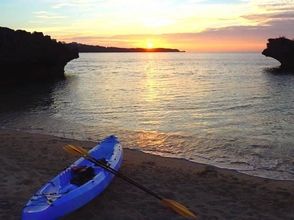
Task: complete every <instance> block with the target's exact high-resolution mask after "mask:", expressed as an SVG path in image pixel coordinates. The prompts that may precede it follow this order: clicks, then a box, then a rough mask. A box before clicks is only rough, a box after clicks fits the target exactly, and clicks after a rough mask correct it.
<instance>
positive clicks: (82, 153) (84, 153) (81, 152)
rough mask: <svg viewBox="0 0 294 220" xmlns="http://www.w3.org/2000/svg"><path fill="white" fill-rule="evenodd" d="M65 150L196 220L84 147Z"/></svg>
mask: <svg viewBox="0 0 294 220" xmlns="http://www.w3.org/2000/svg"><path fill="white" fill-rule="evenodd" d="M64 149H65V150H66V151H67V152H69V153H71V154H75V155H79V156H82V157H84V158H85V159H87V160H89V161H90V162H92V163H94V164H95V165H97V166H99V167H102V168H103V169H105V170H107V171H109V172H110V173H112V174H114V175H116V176H117V177H120V178H122V179H123V180H125V181H126V182H128V183H130V184H132V185H134V186H136V187H138V188H139V189H141V190H143V191H144V192H146V193H148V194H149V195H151V196H153V197H155V198H156V199H158V200H160V201H161V203H162V204H164V205H165V206H167V207H169V208H171V209H172V210H174V211H175V212H177V213H178V214H180V215H181V216H183V217H186V218H190V219H196V215H195V214H194V213H193V212H191V211H190V210H189V209H187V208H186V207H185V206H184V205H182V204H180V203H178V202H176V201H174V200H171V199H165V198H163V197H161V196H160V195H158V194H157V193H155V192H153V191H151V190H150V189H148V188H146V187H145V186H143V185H141V184H139V183H137V182H136V181H134V180H132V179H131V178H129V177H127V176H125V175H123V174H122V173H120V172H118V171H117V170H115V169H113V168H111V167H110V166H108V165H106V164H105V163H103V162H101V161H99V160H97V159H95V158H94V157H92V156H91V155H89V153H88V151H87V150H85V149H83V148H82V147H77V146H73V145H66V146H64Z"/></svg>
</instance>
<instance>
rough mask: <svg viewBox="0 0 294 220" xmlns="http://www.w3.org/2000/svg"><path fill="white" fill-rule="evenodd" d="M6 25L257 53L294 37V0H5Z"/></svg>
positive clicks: (64, 36) (129, 42) (134, 43)
mask: <svg viewBox="0 0 294 220" xmlns="http://www.w3.org/2000/svg"><path fill="white" fill-rule="evenodd" d="M0 26H3V27H9V28H12V29H23V30H27V31H30V32H33V31H39V32H43V33H44V34H46V35H50V36H52V37H53V38H55V39H57V40H59V41H65V42H79V43H86V44H94V45H102V46H118V47H149V48H151V47H168V48H178V49H181V50H186V51H195V52H251V51H261V50H262V49H263V48H264V47H265V46H266V42H267V39H268V38H273V37H279V36H285V37H288V38H291V39H293V38H294V0H276V1H273V0H235V1H228V0H215V1H212V0H35V1H33V0H0Z"/></svg>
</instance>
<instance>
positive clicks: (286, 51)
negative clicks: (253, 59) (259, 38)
mask: <svg viewBox="0 0 294 220" xmlns="http://www.w3.org/2000/svg"><path fill="white" fill-rule="evenodd" d="M262 54H263V55H265V56H267V57H272V58H274V59H276V60H278V61H279V62H280V63H281V66H280V69H283V70H294V40H290V39H287V38H285V37H279V38H274V39H273V38H271V39H268V43H267V48H266V49H264V50H263V51H262Z"/></svg>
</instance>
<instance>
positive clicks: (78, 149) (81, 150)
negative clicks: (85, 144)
mask: <svg viewBox="0 0 294 220" xmlns="http://www.w3.org/2000/svg"><path fill="white" fill-rule="evenodd" d="M68 146H70V147H71V148H73V149H74V150H76V151H78V152H80V153H81V154H84V155H88V151H87V150H86V149H84V148H82V147H78V146H75V145H71V144H68Z"/></svg>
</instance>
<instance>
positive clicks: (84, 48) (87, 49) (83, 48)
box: [69, 42, 185, 53]
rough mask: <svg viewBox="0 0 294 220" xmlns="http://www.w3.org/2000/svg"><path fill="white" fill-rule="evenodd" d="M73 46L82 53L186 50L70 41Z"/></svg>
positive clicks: (171, 51)
mask: <svg viewBox="0 0 294 220" xmlns="http://www.w3.org/2000/svg"><path fill="white" fill-rule="evenodd" d="M69 45H71V46H72V47H76V48H78V51H79V52H80V53H132V52H140V53H142V52H147V53H148V52H164V53H179V52H185V51H180V50H178V49H170V48H120V47H104V46H99V45H87V44H80V43H76V42H73V43H70V44H69Z"/></svg>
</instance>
